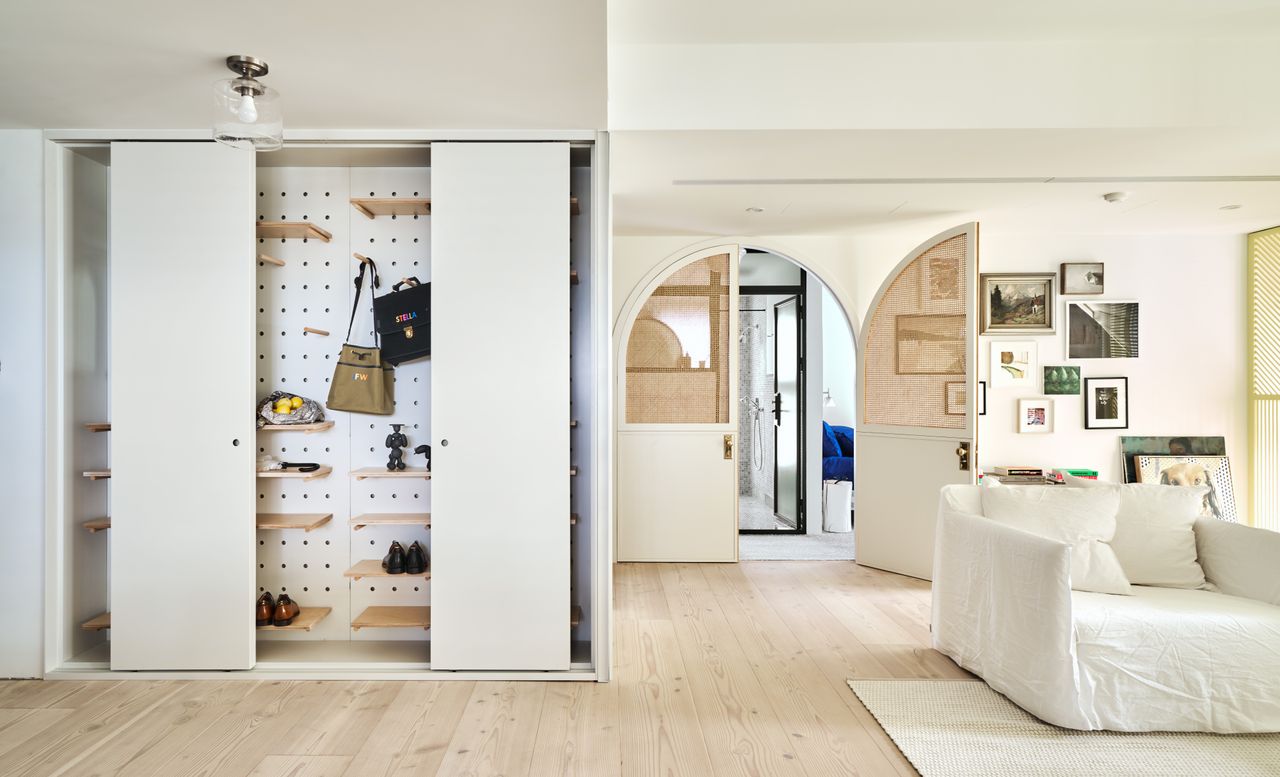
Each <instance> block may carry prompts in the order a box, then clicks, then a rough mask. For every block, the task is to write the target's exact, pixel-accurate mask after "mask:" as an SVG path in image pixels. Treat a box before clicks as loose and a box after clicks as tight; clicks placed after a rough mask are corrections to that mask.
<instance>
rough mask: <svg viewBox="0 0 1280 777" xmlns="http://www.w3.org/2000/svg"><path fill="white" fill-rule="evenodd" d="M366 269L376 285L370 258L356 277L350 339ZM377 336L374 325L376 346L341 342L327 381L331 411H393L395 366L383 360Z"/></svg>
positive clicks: (348, 329) (375, 272) (375, 267)
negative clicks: (369, 346)
mask: <svg viewBox="0 0 1280 777" xmlns="http://www.w3.org/2000/svg"><path fill="white" fill-rule="evenodd" d="M366 269H369V270H371V273H370V277H371V278H372V281H373V287H374V288H375V289H376V288H377V287H378V268H377V266H376V265H374V263H373V261H372V260H366V261H364V262H361V264H360V274H359V275H358V276H356V299H355V302H354V303H352V305H351V322H350V323H349V324H347V340H348V341H350V340H351V329H352V327H354V326H355V322H356V311H357V310H359V309H360V294H361V292H362V291H363V290H364V273H365V270H366ZM377 338H378V334H377V330H376V328H375V330H374V343H375V345H374V347H372V348H365V347H364V346H360V345H352V344H351V343H350V342H345V343H343V345H342V351H341V352H340V353H339V354H338V363H337V365H336V366H334V368H333V379H332V380H331V381H330V382H329V401H328V407H329V409H330V410H345V411H347V412H349V413H371V414H373V415H391V414H392V413H393V412H395V408H396V403H395V368H394V367H392V366H391V365H390V364H383V363H382V351H381V350H380V349H379V348H378V346H377V342H378V339H377Z"/></svg>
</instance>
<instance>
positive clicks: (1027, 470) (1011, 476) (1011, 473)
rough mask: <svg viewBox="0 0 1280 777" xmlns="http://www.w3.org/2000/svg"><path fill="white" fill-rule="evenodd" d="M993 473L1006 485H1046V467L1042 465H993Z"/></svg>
mask: <svg viewBox="0 0 1280 777" xmlns="http://www.w3.org/2000/svg"><path fill="white" fill-rule="evenodd" d="M991 474H992V475H994V476H995V478H996V479H997V480H999V481H1000V482H1001V483H1003V484H1005V485H1018V484H1020V483H1034V484H1038V485H1044V482H1045V475H1044V469H1042V468H1041V467H992V468H991Z"/></svg>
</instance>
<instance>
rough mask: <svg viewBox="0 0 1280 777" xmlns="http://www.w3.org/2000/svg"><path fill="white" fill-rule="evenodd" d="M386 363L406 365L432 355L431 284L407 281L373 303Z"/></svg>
mask: <svg viewBox="0 0 1280 777" xmlns="http://www.w3.org/2000/svg"><path fill="white" fill-rule="evenodd" d="M373 319H374V327H375V328H376V329H377V330H378V336H379V337H380V338H381V340H382V343H381V345H382V360H383V361H384V362H387V363H388V364H392V365H399V364H403V363H404V362H407V361H413V360H414V359H421V358H423V357H426V356H430V355H431V284H430V283H422V282H421V281H419V280H418V279H417V278H405V279H404V280H402V281H400V282H399V283H397V284H395V285H394V286H392V287H391V293H390V294H384V295H382V296H381V297H375V298H374V300H373Z"/></svg>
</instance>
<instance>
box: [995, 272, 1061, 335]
mask: <svg viewBox="0 0 1280 777" xmlns="http://www.w3.org/2000/svg"><path fill="white" fill-rule="evenodd" d="M1056 280H1057V279H1056V278H1055V277H1054V274H1053V273H1031V274H1026V273H983V275H982V334H984V335H996V334H1010V335H1049V334H1053V333H1054V332H1055V331H1057V328H1056V326H1055V324H1054V318H1053V310H1054V307H1055V304H1056V303H1055V302H1054V294H1053V287H1054V282H1055V281H1056Z"/></svg>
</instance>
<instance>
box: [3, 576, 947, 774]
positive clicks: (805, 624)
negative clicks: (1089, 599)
mask: <svg viewBox="0 0 1280 777" xmlns="http://www.w3.org/2000/svg"><path fill="white" fill-rule="evenodd" d="M615 581H616V584H615V588H616V618H617V622H616V631H617V633H616V644H615V650H616V658H615V670H616V673H615V681H614V682H612V683H608V684H595V683H502V682H476V683H471V682H277V681H244V680H231V681H199V682H155V681H137V680H133V681H121V682H68V681H51V682H0V775H6V776H13V777H16V776H17V775H64V774H65V775H111V774H127V775H135V774H136V775H146V774H154V775H163V776H164V777H177V776H179V775H263V776H266V775H289V776H290V777H328V776H329V775H333V776H334V777H337V776H338V775H446V776H447V777H462V776H464V775H529V776H530V777H551V776H553V775H586V776H588V777H608V776H609V775H628V776H632V775H634V777H650V775H662V776H663V777H667V776H674V777H684V776H685V775H687V776H689V777H704V776H710V777H729V776H731V775H732V776H736V775H815V776H816V775H882V774H883V775H912V774H915V772H914V771H913V770H912V768H911V766H910V765H909V764H908V763H907V762H906V760H905V759H904V758H903V757H902V756H901V755H900V754H899V753H898V750H897V749H896V748H895V747H894V745H893V743H892V742H891V741H890V740H889V739H888V737H886V736H885V735H884V733H883V732H882V731H881V730H880V727H879V726H878V725H877V724H876V722H875V720H874V719H872V717H871V716H870V714H868V713H867V711H866V710H865V709H864V708H863V707H862V705H861V704H860V703H859V702H858V700H857V698H856V697H854V695H853V693H852V692H850V691H849V689H848V686H846V685H845V679H846V678H848V677H864V678H867V677H932V678H960V677H966V676H967V675H966V674H965V673H964V672H963V671H961V670H960V669H958V668H957V667H956V666H955V665H954V664H952V663H951V661H950V660H948V659H946V658H945V657H943V656H941V655H940V654H938V653H936V652H934V651H933V650H931V649H929V647H928V640H929V632H928V614H929V586H928V584H927V583H923V582H921V581H918V580H912V579H910V578H905V577H900V576H898V575H891V574H887V573H883V572H876V571H874V570H870V569H864V568H862V567H858V566H856V565H854V564H852V563H850V562H844V561H790V562H783V561H777V562H770V561H750V562H743V563H741V564H621V565H619V566H618V567H617V570H616V575H615Z"/></svg>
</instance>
